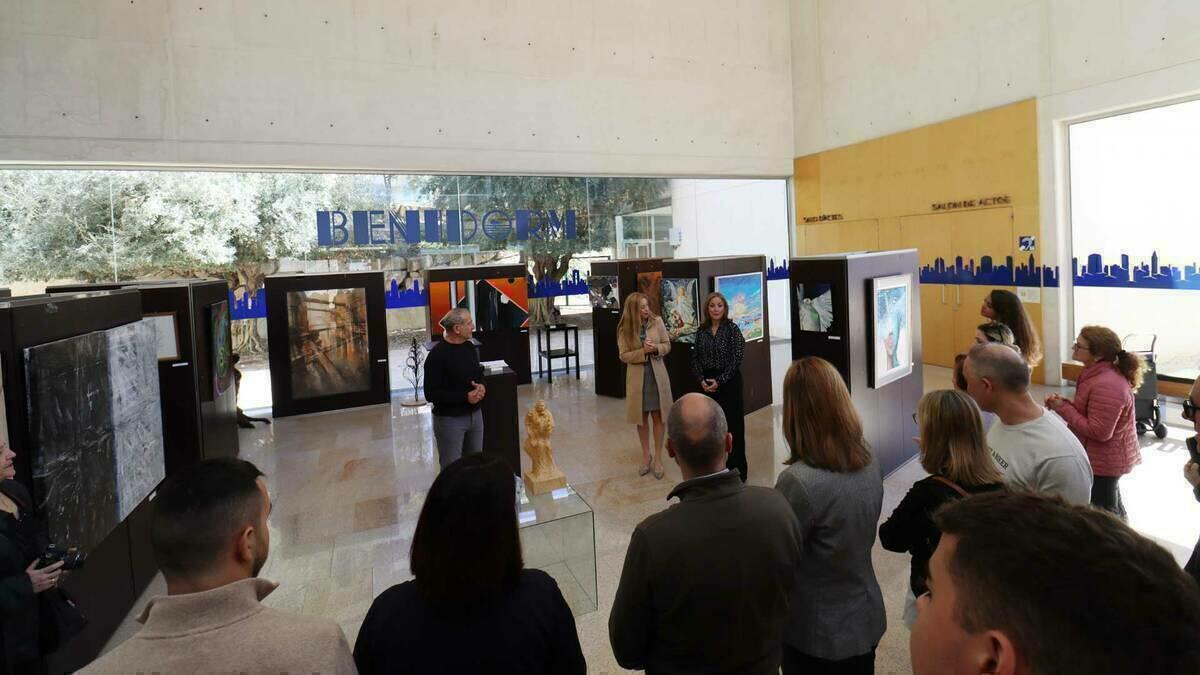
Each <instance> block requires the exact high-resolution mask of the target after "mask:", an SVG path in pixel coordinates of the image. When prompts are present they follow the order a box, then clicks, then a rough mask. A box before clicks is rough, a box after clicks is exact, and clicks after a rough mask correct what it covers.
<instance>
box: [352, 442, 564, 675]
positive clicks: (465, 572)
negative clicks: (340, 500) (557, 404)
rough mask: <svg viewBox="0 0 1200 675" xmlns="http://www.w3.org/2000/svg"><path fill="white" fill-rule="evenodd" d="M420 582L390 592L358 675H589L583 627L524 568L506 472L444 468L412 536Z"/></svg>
mask: <svg viewBox="0 0 1200 675" xmlns="http://www.w3.org/2000/svg"><path fill="white" fill-rule="evenodd" d="M411 566H412V573H413V576H414V577H416V578H415V579H413V580H412V581H406V582H404V583H402V584H398V585H396V586H392V587H391V588H389V589H388V590H386V591H384V592H383V594H381V595H380V596H379V597H378V598H376V599H375V602H373V603H371V609H370V610H369V611H368V612H367V617H366V619H364V620H363V624H362V628H361V629H360V630H359V633H358V640H357V641H356V643H355V645H354V661H355V663H356V664H357V666H358V672H359V673H363V674H364V675H369V674H371V673H547V674H550V673H554V674H557V673H586V672H587V664H586V663H585V662H584V659H583V652H582V650H581V649H580V647H579V636H578V635H577V634H576V632H575V619H574V617H573V616H572V615H571V610H570V608H569V607H567V603H566V601H565V600H563V596H562V593H561V592H559V590H558V586H557V585H556V584H555V583H554V579H552V578H551V577H550V576H549V575H548V574H546V573H545V572H542V571H540V570H529V569H523V567H524V563H523V561H522V559H521V540H520V538H519V537H518V534H517V512H516V492H515V490H514V484H513V475H512V471H511V470H510V469H509V468H508V465H507V464H505V463H504V462H503V461H501V460H499V459H496V458H495V457H489V456H487V455H478V454H473V455H467V456H465V457H462V458H461V459H458V460H456V461H454V462H452V463H451V464H450V465H449V466H447V467H446V468H444V469H442V472H441V473H440V474H438V477H437V478H436V479H434V481H433V486H432V487H430V488H429V494H428V496H426V498H425V505H424V506H423V507H422V508H421V516H420V518H418V520H417V529H416V531H415V532H414V534H413V543H412V553H411Z"/></svg>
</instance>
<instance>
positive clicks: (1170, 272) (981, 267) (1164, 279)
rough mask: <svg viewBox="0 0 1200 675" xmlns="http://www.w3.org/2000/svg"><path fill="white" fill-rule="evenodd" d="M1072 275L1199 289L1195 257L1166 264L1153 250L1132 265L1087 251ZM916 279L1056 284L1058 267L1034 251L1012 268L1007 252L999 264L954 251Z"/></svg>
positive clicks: (1077, 280) (1116, 283)
mask: <svg viewBox="0 0 1200 675" xmlns="http://www.w3.org/2000/svg"><path fill="white" fill-rule="evenodd" d="M1071 279H1072V282H1073V284H1074V285H1075V286H1083V287H1091V288H1134V289H1142V290H1177V291H1178V290H1184V291H1196V290H1200V262H1191V263H1186V264H1168V263H1165V262H1163V261H1162V260H1161V259H1160V258H1159V257H1158V252H1157V251H1155V252H1153V253H1152V254H1151V255H1150V260H1149V261H1148V262H1147V261H1142V262H1141V263H1140V264H1134V263H1133V262H1132V258H1131V257H1130V256H1129V255H1127V254H1122V255H1121V258H1120V262H1119V263H1113V264H1106V263H1105V262H1104V257H1103V256H1102V255H1100V254H1099V253H1092V254H1090V255H1089V256H1087V263H1086V264H1085V265H1083V266H1082V267H1081V266H1080V264H1079V258H1072V259H1071ZM920 281H921V283H923V284H964V285H978V286H1024V287H1037V286H1043V287H1045V288H1058V287H1059V286H1060V271H1059V269H1058V266H1057V265H1055V266H1050V265H1038V264H1036V262H1035V259H1034V257H1033V255H1030V256H1029V259H1028V262H1025V263H1021V264H1020V265H1016V266H1015V267H1014V265H1013V257H1012V256H1006V257H1005V259H1004V264H1003V265H996V264H995V263H994V262H993V259H992V257H991V256H986V255H985V256H981V257H980V258H979V264H978V265H976V264H975V260H974V259H973V258H968V259H964V258H963V257H962V256H958V257H956V258H955V259H954V265H952V266H948V265H947V264H946V261H945V260H944V259H943V258H935V259H934V261H933V263H932V264H929V265H923V266H922V267H921V269H920Z"/></svg>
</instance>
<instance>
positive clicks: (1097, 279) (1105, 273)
mask: <svg viewBox="0 0 1200 675" xmlns="http://www.w3.org/2000/svg"><path fill="white" fill-rule="evenodd" d="M1071 276H1072V278H1074V280H1075V285H1076V286H1091V287H1100V288H1154V289H1165V290H1185V291H1200V266H1197V264H1196V263H1195V262H1192V263H1189V264H1186V265H1183V266H1179V265H1168V264H1160V261H1159V259H1158V251H1154V252H1153V253H1152V254H1151V255H1150V262H1149V263H1146V262H1143V263H1142V264H1140V265H1132V264H1131V263H1130V259H1129V256H1128V255H1125V254H1122V255H1121V262H1120V263H1119V264H1111V265H1109V264H1105V262H1104V257H1103V256H1101V255H1100V254H1099V253H1093V254H1091V255H1089V256H1088V257H1087V264H1086V265H1084V266H1083V267H1082V268H1081V267H1080V266H1079V258H1072V259H1071Z"/></svg>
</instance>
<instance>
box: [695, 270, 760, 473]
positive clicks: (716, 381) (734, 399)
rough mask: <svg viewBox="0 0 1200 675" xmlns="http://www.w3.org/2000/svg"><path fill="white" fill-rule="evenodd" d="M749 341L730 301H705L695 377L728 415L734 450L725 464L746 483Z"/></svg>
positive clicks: (721, 297) (710, 297)
mask: <svg viewBox="0 0 1200 675" xmlns="http://www.w3.org/2000/svg"><path fill="white" fill-rule="evenodd" d="M745 349H746V339H745V337H743V336H742V330H741V329H740V328H738V325H737V324H736V323H734V322H733V321H732V320H731V319H730V318H729V301H727V300H726V299H725V296H724V295H721V294H720V293H709V294H708V297H707V298H705V299H704V320H703V321H702V322H701V323H700V328H699V329H698V330H697V331H696V344H695V345H694V347H693V349H692V377H694V378H696V381H697V382H699V384H700V389H701V391H703V392H704V393H705V394H706V395H708V396H711V397H712V398H713V399H714V400H715V401H716V402H717V404H718V405H720V406H721V410H722V411H723V412H724V413H725V421H726V423H728V424H729V433H730V434H732V435H733V449H732V450H730V451H729V459H728V460H726V462H725V464H726V466H727V467H728V468H730V469H737V470H738V473H739V474H740V475H741V477H742V482H743V483H745V482H746V473H747V472H748V471H749V467H748V466H747V464H746V405H745V401H744V400H743V399H742V357H743V355H744V353H745Z"/></svg>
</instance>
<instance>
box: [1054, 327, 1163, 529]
mask: <svg viewBox="0 0 1200 675" xmlns="http://www.w3.org/2000/svg"><path fill="white" fill-rule="evenodd" d="M1071 358H1072V359H1074V360H1076V361H1078V362H1080V363H1082V364H1083V372H1081V373H1080V374H1079V379H1078V380H1076V381H1075V400H1073V401H1072V400H1071V399H1067V398H1063V397H1062V396H1059V395H1058V394H1051V395H1050V396H1049V397H1047V398H1046V407H1047V408H1049V409H1051V410H1053V411H1054V412H1056V413H1058V415H1059V417H1062V418H1063V420H1064V421H1065V422H1066V423H1067V426H1068V427H1070V429H1071V431H1073V432H1075V436H1076V437H1077V438H1079V442H1080V443H1082V444H1083V449H1084V450H1086V451H1087V454H1088V459H1089V460H1091V462H1092V474H1093V478H1092V504H1093V505H1095V506H1099V507H1101V508H1104V509H1107V510H1109V511H1112V512H1113V513H1115V514H1117V515H1118V516H1121V517H1122V518H1124V517H1125V505H1124V504H1123V503H1121V490H1120V488H1119V487H1118V485H1117V483H1118V482H1119V481H1120V480H1121V476H1124V475H1125V474H1127V473H1129V472H1130V471H1133V467H1135V466H1137V465H1138V464H1139V463H1141V461H1142V452H1141V448H1139V447H1138V440H1137V422H1136V416H1135V414H1134V409H1133V392H1134V391H1135V390H1137V389H1138V388H1139V387H1141V386H1142V374H1143V373H1144V371H1145V368H1146V363H1145V361H1143V360H1142V359H1141V357H1139V356H1138V355H1137V354H1130V353H1129V352H1127V351H1125V350H1124V349H1122V348H1121V338H1119V337H1117V334H1116V333H1114V332H1112V330H1110V329H1108V328H1105V327H1104V326H1084V327H1083V330H1081V331H1079V337H1077V338H1075V344H1074V345H1073V351H1072V352H1071Z"/></svg>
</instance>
